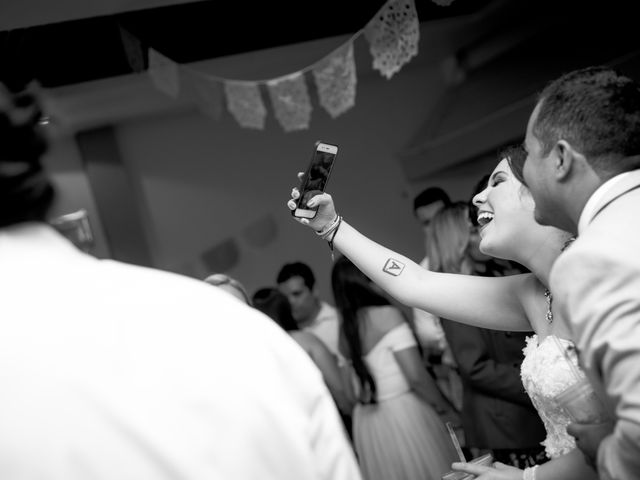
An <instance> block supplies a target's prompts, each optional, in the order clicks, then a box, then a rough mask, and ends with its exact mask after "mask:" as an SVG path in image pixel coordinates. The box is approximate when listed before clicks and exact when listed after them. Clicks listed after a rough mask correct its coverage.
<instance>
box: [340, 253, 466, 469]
mask: <svg viewBox="0 0 640 480" xmlns="http://www.w3.org/2000/svg"><path fill="white" fill-rule="evenodd" d="M331 285H332V288H333V295H334V297H335V299H336V305H337V307H338V310H339V312H340V317H341V331H340V349H341V353H342V356H343V357H344V358H345V359H346V361H347V362H349V363H350V364H351V367H352V371H353V372H355V379H354V380H355V381H354V382H349V383H348V385H349V386H353V385H354V384H355V385H356V386H357V387H358V388H357V390H356V391H354V392H353V395H354V396H355V397H356V398H357V399H358V404H357V405H356V407H355V409H354V413H353V438H354V445H355V449H356V452H357V454H358V459H359V461H360V466H361V469H362V473H363V475H364V477H365V478H366V479H367V480H394V479H421V480H440V477H441V476H442V475H443V474H444V473H446V472H447V471H448V470H449V466H450V464H451V462H452V461H453V460H454V459H456V452H455V450H454V448H453V443H452V442H451V438H450V437H449V434H448V433H447V430H446V428H445V426H444V424H443V422H442V421H441V419H440V416H439V414H438V411H445V410H446V409H447V408H448V404H447V401H446V400H445V399H444V397H443V396H442V394H441V393H440V391H439V390H438V388H437V387H436V384H435V382H434V380H433V378H431V377H430V376H429V374H428V373H427V371H426V369H425V368H424V365H423V363H422V358H421V355H420V352H419V350H418V346H417V342H416V339H415V336H414V335H413V333H412V331H411V329H410V327H409V324H408V322H407V318H406V317H405V316H403V314H402V312H401V311H400V310H399V309H398V308H396V307H395V306H393V305H391V303H390V302H389V300H388V299H387V297H386V296H385V295H382V294H380V293H379V290H378V288H377V287H375V286H373V285H372V283H371V281H370V280H369V279H368V278H367V277H366V276H365V275H364V274H363V273H362V272H361V271H360V270H358V268H357V267H356V266H355V265H353V264H352V263H351V261H350V260H349V259H348V258H346V257H340V258H339V259H338V260H336V262H335V263H334V266H333V270H332V273H331Z"/></svg>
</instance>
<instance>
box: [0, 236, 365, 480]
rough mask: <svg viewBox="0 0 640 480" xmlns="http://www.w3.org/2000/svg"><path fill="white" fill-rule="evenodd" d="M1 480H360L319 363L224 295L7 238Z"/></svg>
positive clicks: (0, 256) (1, 271)
mask: <svg viewBox="0 0 640 480" xmlns="http://www.w3.org/2000/svg"><path fill="white" fill-rule="evenodd" d="M0 292H2V293H1V295H2V304H1V306H0V478H2V479H12V480H18V479H19V480H35V479H42V478H47V479H50V480H94V479H101V480H102V479H118V480H165V479H167V480H168V479H177V478H180V479H185V480H205V479H206V480H212V479H222V480H227V479H228V480H255V479H272V480H281V479H290V480H300V479H309V480H311V479H313V480H317V479H327V480H329V479H353V480H359V479H360V473H359V471H358V466H357V463H356V459H355V456H354V454H353V451H352V448H351V446H350V444H349V441H348V439H347V436H346V434H345V431H344V427H343V424H342V421H341V419H340V416H339V414H338V411H337V409H336V406H335V404H334V403H333V400H332V398H331V395H330V393H329V391H328V390H327V388H326V386H325V384H324V382H323V380H322V376H321V374H320V372H319V371H318V369H317V368H316V367H315V365H314V364H313V362H312V361H311V359H310V358H309V356H308V355H307V354H306V353H305V352H304V351H303V350H302V349H301V348H300V347H299V346H298V345H297V344H296V343H295V342H294V341H293V340H292V339H291V338H290V336H289V335H287V334H286V332H284V330H282V329H281V328H280V327H278V326H277V325H276V324H275V323H274V322H273V321H272V320H271V319H270V318H268V317H266V316H265V315H263V314H262V313H261V312H259V311H257V310H255V309H253V308H251V307H249V306H247V305H245V304H243V303H242V302H240V301H238V300H237V299H236V298H234V297H232V296H231V295H228V294H227V293H226V292H224V291H222V290H219V289H217V288H215V287H212V286H211V285H208V284H206V283H204V282H203V281H198V280H194V279H190V278H187V277H183V276H180V275H175V274H172V273H168V272H162V271H160V270H154V269H150V268H143V267H137V266H133V265H127V264H124V263H120V262H115V261H111V260H98V259H96V258H93V257H90V256H88V255H85V254H83V253H81V252H80V251H78V250H77V249H75V247H74V246H73V245H72V244H71V243H69V242H68V241H67V240H66V239H64V238H63V237H62V236H60V235H58V234H57V232H55V231H54V230H52V229H50V228H49V227H47V226H45V225H41V224H24V225H20V226H16V227H13V228H8V229H1V230H0Z"/></svg>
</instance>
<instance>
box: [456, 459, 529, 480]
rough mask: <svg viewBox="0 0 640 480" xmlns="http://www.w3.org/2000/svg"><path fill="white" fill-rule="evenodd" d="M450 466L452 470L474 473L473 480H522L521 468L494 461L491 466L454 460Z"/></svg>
mask: <svg viewBox="0 0 640 480" xmlns="http://www.w3.org/2000/svg"><path fill="white" fill-rule="evenodd" d="M452 467H453V470H456V471H459V472H466V473H471V474H472V475H476V477H474V478H475V480H522V470H520V469H519V468H516V467H512V466H511V465H505V464H504V463H500V462H495V463H494V464H493V467H485V466H483V465H474V464H473V463H461V462H454V463H453V465H452Z"/></svg>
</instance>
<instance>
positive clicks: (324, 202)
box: [287, 172, 336, 232]
mask: <svg viewBox="0 0 640 480" xmlns="http://www.w3.org/2000/svg"><path fill="white" fill-rule="evenodd" d="M303 175H304V172H300V173H298V179H300V178H301V177H302V176H303ZM299 197H300V191H299V190H298V188H297V187H294V188H293V190H291V199H290V200H289V201H288V202H287V207H289V210H295V208H296V200H297V199H298V198H299ZM307 205H308V206H309V207H316V206H317V207H318V211H317V213H316V215H315V217H313V218H298V217H293V218H295V219H296V220H297V221H298V222H300V223H302V224H303V225H308V226H309V227H311V228H313V229H314V230H315V231H316V232H321V231H323V230H325V229H326V228H327V227H328V226H329V225H330V224H331V223H332V222H333V220H334V219H335V218H336V209H335V206H334V204H333V198H331V195H329V194H328V193H321V194H320V195H315V196H314V197H313V198H312V199H311V200H309V201H308V202H307Z"/></svg>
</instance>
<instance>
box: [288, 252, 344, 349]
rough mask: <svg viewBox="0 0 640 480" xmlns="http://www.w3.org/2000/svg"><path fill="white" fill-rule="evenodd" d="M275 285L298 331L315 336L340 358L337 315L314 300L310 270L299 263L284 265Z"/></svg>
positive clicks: (324, 304)
mask: <svg viewBox="0 0 640 480" xmlns="http://www.w3.org/2000/svg"><path fill="white" fill-rule="evenodd" d="M276 282H277V283H278V288H279V289H280V291H281V292H282V293H284V294H285V295H286V296H287V299H288V300H289V304H290V305H291V313H292V314H293V318H295V319H296V322H298V326H299V327H300V329H301V330H306V331H309V332H311V333H313V334H314V335H316V336H317V337H318V338H319V339H320V340H322V341H323V342H324V344H325V345H326V346H327V348H329V350H331V352H332V353H333V354H334V355H335V356H336V358H338V359H340V358H341V357H342V355H341V354H340V351H339V350H338V336H339V328H340V324H339V321H338V312H337V311H336V309H335V308H334V307H332V306H331V305H329V304H328V303H327V302H325V301H323V300H321V299H320V298H319V297H318V295H317V293H316V291H315V290H314V287H315V283H316V279H315V275H314V274H313V271H312V270H311V268H310V267H309V266H308V265H307V264H306V263H302V262H292V263H287V264H285V265H283V266H282V268H281V269H280V271H279V272H278V276H277V277H276Z"/></svg>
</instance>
